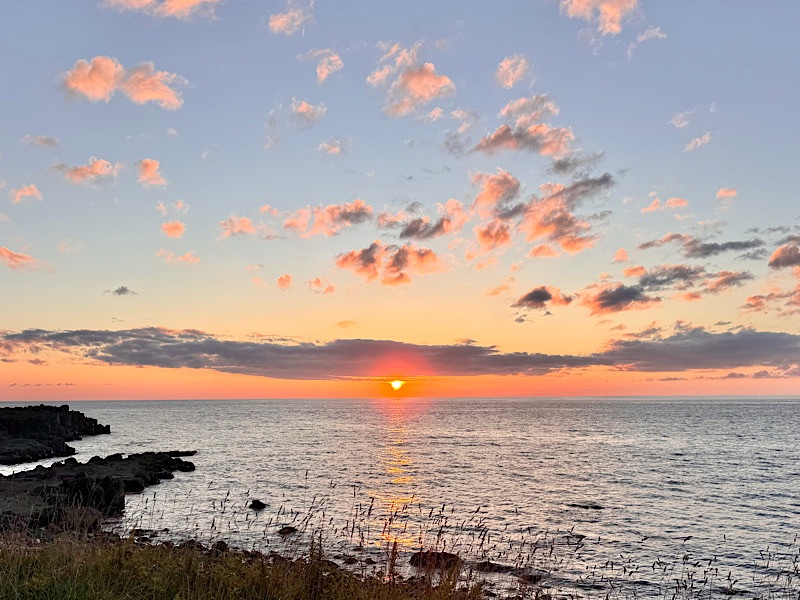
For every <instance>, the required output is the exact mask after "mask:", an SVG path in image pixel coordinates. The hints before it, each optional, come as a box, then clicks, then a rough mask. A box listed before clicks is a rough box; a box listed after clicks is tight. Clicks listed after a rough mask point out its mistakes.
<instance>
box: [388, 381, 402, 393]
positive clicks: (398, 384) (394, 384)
mask: <svg viewBox="0 0 800 600" xmlns="http://www.w3.org/2000/svg"><path fill="white" fill-rule="evenodd" d="M405 384H406V382H405V381H402V380H400V379H395V380H394V381H390V382H389V385H391V386H392V389H393V390H394V391H395V392H397V391H399V390H400V388H401V387H403V386H404V385H405Z"/></svg>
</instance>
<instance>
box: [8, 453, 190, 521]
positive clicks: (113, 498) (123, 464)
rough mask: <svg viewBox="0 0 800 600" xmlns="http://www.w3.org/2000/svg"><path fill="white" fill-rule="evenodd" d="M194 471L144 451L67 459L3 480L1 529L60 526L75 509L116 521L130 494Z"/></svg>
mask: <svg viewBox="0 0 800 600" xmlns="http://www.w3.org/2000/svg"><path fill="white" fill-rule="evenodd" d="M193 454H194V452H191V453H186V454H184V456H191V455H193ZM188 465H191V468H188ZM193 469H194V465H192V464H191V463H188V462H187V461H184V460H183V459H181V458H178V457H175V456H170V455H169V454H166V453H159V452H143V453H140V454H129V455H128V456H123V457H121V456H120V455H112V456H110V457H109V458H99V457H93V458H92V459H91V460H90V461H89V462H88V463H85V464H80V463H78V462H77V461H75V460H65V461H64V462H62V463H55V464H53V465H51V466H50V467H42V468H37V469H33V470H31V471H21V472H19V473H15V474H13V475H8V476H0V530H2V529H11V528H32V527H47V526H48V525H51V524H57V525H58V526H59V527H62V525H61V524H60V521H63V520H65V519H66V515H67V514H68V513H66V512H65V510H66V509H72V508H90V509H94V510H97V511H99V512H100V513H101V514H102V515H106V516H117V515H120V514H122V513H123V511H124V510H125V493H126V492H127V493H135V492H141V491H142V490H144V489H145V487H146V486H148V485H154V484H156V483H158V481H159V477H158V476H162V477H163V476H164V475H165V474H168V475H171V474H172V473H173V472H174V471H178V470H180V471H190V470H193ZM64 526H68V525H64Z"/></svg>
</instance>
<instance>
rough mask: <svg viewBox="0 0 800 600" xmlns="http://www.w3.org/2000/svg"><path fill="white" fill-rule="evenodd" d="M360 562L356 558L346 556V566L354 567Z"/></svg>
mask: <svg viewBox="0 0 800 600" xmlns="http://www.w3.org/2000/svg"><path fill="white" fill-rule="evenodd" d="M357 562H358V560H356V557H355V556H346V557H345V559H344V564H346V565H354V564H356V563H357Z"/></svg>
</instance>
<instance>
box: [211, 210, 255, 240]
mask: <svg viewBox="0 0 800 600" xmlns="http://www.w3.org/2000/svg"><path fill="white" fill-rule="evenodd" d="M219 226H220V227H221V228H222V237H223V238H227V237H232V236H235V235H251V234H253V233H255V232H256V228H255V227H254V226H253V221H251V220H250V219H248V218H247V217H237V216H236V215H231V216H230V217H228V218H227V219H225V220H224V221H220V222H219Z"/></svg>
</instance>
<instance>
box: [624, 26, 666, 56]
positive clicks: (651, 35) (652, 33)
mask: <svg viewBox="0 0 800 600" xmlns="http://www.w3.org/2000/svg"><path fill="white" fill-rule="evenodd" d="M665 39H667V34H666V33H664V32H663V31H661V27H651V28H650V29H648V30H647V31H644V32H642V33H640V34H639V35H637V36H636V41H635V42H631V43H630V44H629V45H628V60H631V59H632V58H633V52H634V50H636V48H637V47H638V46H639V44H641V43H643V42H647V41H649V40H665Z"/></svg>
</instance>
